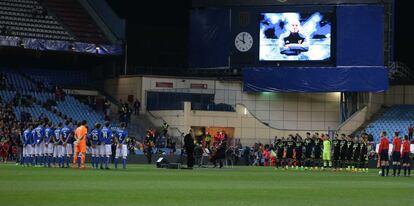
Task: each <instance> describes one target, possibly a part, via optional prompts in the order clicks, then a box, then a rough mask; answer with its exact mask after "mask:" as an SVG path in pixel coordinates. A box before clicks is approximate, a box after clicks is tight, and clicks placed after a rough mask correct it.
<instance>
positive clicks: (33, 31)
mask: <svg viewBox="0 0 414 206" xmlns="http://www.w3.org/2000/svg"><path fill="white" fill-rule="evenodd" d="M36 8H37V9H43V7H42V6H41V5H40V4H39V3H38V2H37V1H14V0H4V1H3V0H2V1H0V25H1V26H2V27H5V26H7V27H8V30H9V33H7V34H6V35H13V36H21V37H29V38H39V39H54V40H64V41H72V40H75V38H74V37H73V36H71V34H70V33H69V32H68V31H67V30H66V29H65V28H64V27H63V26H62V25H60V24H59V22H58V21H57V20H56V19H54V17H53V16H51V15H48V14H47V13H45V14H44V15H36V14H34V13H33V12H34V9H36Z"/></svg>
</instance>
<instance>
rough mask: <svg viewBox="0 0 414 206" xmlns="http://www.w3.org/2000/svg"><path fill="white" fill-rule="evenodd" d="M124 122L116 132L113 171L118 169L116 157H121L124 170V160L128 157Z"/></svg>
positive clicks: (126, 132) (126, 133)
mask: <svg viewBox="0 0 414 206" xmlns="http://www.w3.org/2000/svg"><path fill="white" fill-rule="evenodd" d="M125 126H126V125H125V122H122V123H121V127H120V128H118V129H117V130H116V133H115V142H116V154H115V169H116V168H118V157H120V156H122V166H123V168H124V169H126V158H127V155H128V150H127V144H126V139H127V137H128V131H127V130H126V129H125Z"/></svg>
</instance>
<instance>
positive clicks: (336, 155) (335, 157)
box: [333, 151, 340, 160]
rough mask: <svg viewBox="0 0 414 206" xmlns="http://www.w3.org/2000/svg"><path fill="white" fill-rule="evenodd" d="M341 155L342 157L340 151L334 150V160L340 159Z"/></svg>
mask: <svg viewBox="0 0 414 206" xmlns="http://www.w3.org/2000/svg"><path fill="white" fill-rule="evenodd" d="M339 157H340V154H339V151H334V152H333V159H334V160H339V159H340V158H339Z"/></svg>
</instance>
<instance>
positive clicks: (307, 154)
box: [305, 151, 312, 159]
mask: <svg viewBox="0 0 414 206" xmlns="http://www.w3.org/2000/svg"><path fill="white" fill-rule="evenodd" d="M305 158H307V159H310V158H312V152H311V151H306V152H305Z"/></svg>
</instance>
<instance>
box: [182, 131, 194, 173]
mask: <svg viewBox="0 0 414 206" xmlns="http://www.w3.org/2000/svg"><path fill="white" fill-rule="evenodd" d="M191 134H192V130H191V129H190V131H189V132H188V134H186V135H185V136H184V149H185V151H186V153H187V167H188V168H189V169H192V168H193V166H194V147H195V145H194V139H193V136H192V135H191Z"/></svg>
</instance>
